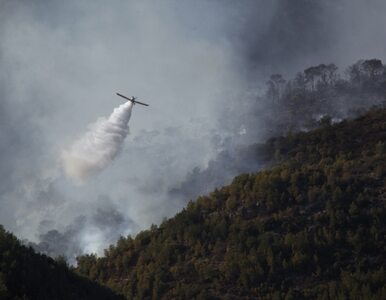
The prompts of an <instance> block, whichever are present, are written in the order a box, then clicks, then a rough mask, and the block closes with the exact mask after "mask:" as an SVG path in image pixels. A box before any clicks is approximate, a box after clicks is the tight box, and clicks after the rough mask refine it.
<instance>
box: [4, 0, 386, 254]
mask: <svg viewBox="0 0 386 300" xmlns="http://www.w3.org/2000/svg"><path fill="white" fill-rule="evenodd" d="M385 11H386V4H385V2H384V1H380V0H374V1H370V2H369V1H364V0H354V1H348V0H341V1H333V0H328V1H309V0H297V1H284V0H283V1H279V0H276V1H265V0H261V1H252V0H251V1H249V0H246V1H237V2H235V1H216V0H215V1H208V0H199V1H174V0H168V1H162V2H157V1H116V2H113V3H110V4H109V5H105V3H104V2H103V1H75V0H74V1H45V0H37V1H23V0H18V1H1V4H0V66H1V68H0V69H1V73H0V122H1V131H0V164H1V168H0V177H1V183H0V204H1V207H2V209H1V210H0V223H2V224H3V225H5V227H6V228H7V229H9V230H11V231H13V232H14V233H15V234H16V235H17V236H19V237H20V238H23V239H28V240H30V241H32V242H34V243H35V244H36V245H40V246H39V249H40V250H41V251H44V252H46V253H49V254H50V255H52V256H55V255H58V254H65V255H67V256H68V257H73V256H75V255H76V254H80V253H83V252H90V251H91V252H98V253H99V254H102V253H103V248H104V247H107V246H108V244H109V243H112V242H114V240H116V239H117V238H118V236H119V235H120V234H123V235H125V234H134V233H135V232H137V231H138V230H140V229H144V228H147V227H148V226H149V225H150V224H152V223H159V222H161V220H162V219H163V218H164V217H170V216H172V215H173V214H174V213H176V212H177V211H179V210H180V209H181V208H182V207H184V205H185V203H186V201H188V200H189V199H187V198H186V197H187V196H186V195H196V194H197V193H201V192H202V191H207V190H210V189H211V188H213V186H217V185H221V184H224V183H226V181H227V180H229V178H231V177H232V176H233V175H235V173H236V172H238V171H246V170H247V171H253V170H255V169H257V168H258V167H259V163H258V162H253V163H251V161H242V159H240V158H241V157H242V156H241V155H240V153H243V152H244V151H245V150H243V149H244V148H243V147H242V146H243V145H249V144H251V143H256V142H259V141H263V140H264V139H265V138H266V137H267V136H269V134H270V128H269V126H268V125H267V123H265V120H266V119H267V116H265V117H264V118H256V116H257V113H259V114H260V115H261V112H266V113H267V114H268V117H269V116H270V115H271V113H272V110H270V108H269V109H267V107H266V105H265V102H264V101H263V102H262V101H259V99H260V98H259V97H261V96H262V95H264V93H265V88H266V85H265V83H266V81H267V80H268V78H269V76H270V75H271V74H272V73H281V74H283V76H284V77H285V78H287V79H288V78H293V77H294V75H295V74H294V73H296V72H298V71H302V70H304V69H305V68H307V67H309V66H311V65H318V64H320V63H325V64H329V63H335V64H337V65H338V66H339V67H340V69H341V70H344V68H345V67H347V66H348V65H349V64H352V63H354V62H355V61H357V60H358V59H360V58H374V57H377V58H380V59H384V58H385V57H384V53H386V44H385V42H384V41H383V39H382V38H380V37H382V34H383V30H384V28H385V24H384V17H383V16H384V13H385ZM352 32H355V35H353V34H352ZM116 91H122V92H123V93H125V94H126V93H127V94H130V95H131V94H134V95H136V96H140V97H141V98H143V99H144V100H146V102H149V103H150V107H149V109H146V110H145V109H143V110H140V109H138V110H136V111H135V113H133V115H132V119H131V120H130V129H131V134H130V135H128V136H127V137H126V138H125V141H123V139H124V135H125V134H126V133H125V132H126V131H125V130H123V131H121V130H119V134H118V136H119V138H118V142H117V141H116V140H113V141H114V143H113V144H114V145H115V146H114V147H112V148H109V147H108V146H104V147H102V149H103V150H101V152H99V150H98V151H94V150H96V149H95V147H94V145H93V143H89V142H88V139H89V138H90V137H91V136H92V135H93V133H92V132H95V130H96V131H97V132H98V134H99V133H100V132H105V131H104V129H103V128H106V127H104V125H103V126H102V125H101V124H102V123H103V124H107V123H106V122H107V120H105V121H104V122H97V123H96V124H94V126H93V127H91V128H90V132H89V133H88V134H86V135H85V136H83V138H82V137H80V139H79V140H78V142H75V144H73V141H74V139H75V140H76V138H77V137H79V135H80V134H81V133H82V132H83V130H84V128H85V127H86V126H87V124H89V123H90V122H92V121H93V120H95V119H96V118H97V117H98V116H101V115H107V114H108V113H109V112H110V111H111V107H114V106H116V103H117V102H114V101H119V100H118V99H115V100H114V96H113V95H114V93H115V92H116ZM340 103H344V102H340ZM336 109H339V110H344V109H345V107H341V106H339V107H337V108H336ZM110 141H112V140H110ZM98 143H99V142H98ZM98 143H97V144H98ZM124 143H126V144H125V145H124V146H123V144H124ZM69 145H73V146H72V147H71V146H69ZM99 145H102V144H99ZM63 149H66V152H65V154H63V153H62V152H63V151H62V150H63ZM120 149H121V150H120ZM120 151H121V155H117V154H118V153H119V152H120ZM90 153H93V154H90ZM95 153H97V155H96V156H94V155H95ZM62 155H63V157H64V161H65V162H66V163H65V165H64V166H65V169H66V170H67V174H69V175H71V176H72V177H74V178H78V179H80V178H84V176H85V175H88V174H93V173H94V172H95V171H98V170H101V169H103V168H105V169H104V170H103V172H99V173H98V174H97V175H95V176H90V177H89V178H88V180H87V181H86V182H85V183H84V184H83V185H81V186H78V185H74V184H72V183H71V182H69V181H68V180H66V179H65V178H64V176H63V174H62V173H61V166H62V162H63V160H62V159H61V158H62ZM114 157H115V162H114V164H113V165H112V166H110V167H108V168H106V167H107V165H108V164H109V162H110V161H111V160H112V159H113V158H114ZM69 158H70V159H69ZM74 158H75V160H79V159H80V161H82V163H81V164H79V163H75V164H74V163H73V162H74ZM85 158H86V159H87V160H85ZM89 159H92V160H91V162H90V161H88V160H89ZM237 159H240V161H237ZM69 161H70V162H72V163H70V164H68V162H69ZM78 162H79V161H78ZM85 162H86V163H85ZM101 162H103V163H101ZM74 166H75V167H74ZM202 172H204V173H205V174H207V175H206V176H207V177H204V178H214V180H212V181H210V182H209V181H208V180H206V179H201V181H200V180H198V182H199V183H200V182H201V183H202V184H199V185H200V186H202V185H203V184H205V186H206V188H205V189H204V190H202V189H197V188H196V187H195V186H193V185H189V186H187V185H186V182H189V181H190V180H197V176H195V175H196V174H201V173H202ZM218 174H222V175H226V176H220V177H217V175H218ZM217 179H218V180H217ZM184 186H185V187H186V188H184ZM186 189H190V190H189V193H185V191H184V190H186ZM96 216H98V217H96ZM105 220H115V221H111V222H109V223H108V224H106V223H105ZM112 232H114V234H111V233H112ZM41 243H42V244H41ZM54 245H56V246H55V247H54Z"/></svg>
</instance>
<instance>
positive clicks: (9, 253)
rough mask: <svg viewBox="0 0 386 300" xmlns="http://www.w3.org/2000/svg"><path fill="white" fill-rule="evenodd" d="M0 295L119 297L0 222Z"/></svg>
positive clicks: (38, 299) (49, 299)
mask: <svg viewBox="0 0 386 300" xmlns="http://www.w3.org/2000/svg"><path fill="white" fill-rule="evenodd" d="M0 299H23V300H24V299H30V300H33V299H36V300H44V299H46V300H54V299H63V300H68V299H103V300H105V299H122V297H119V296H117V295H115V294H114V293H113V292H112V291H110V290H109V289H107V288H105V287H102V286H100V285H99V284H97V283H96V282H92V281H91V280H89V279H87V278H84V277H82V276H79V275H77V274H75V273H74V272H73V270H70V269H69V268H68V267H67V265H66V262H65V260H64V259H57V260H56V261H55V260H53V259H52V258H49V257H47V256H45V255H42V254H36V253H35V252H34V251H33V250H32V248H27V247H25V246H22V245H21V244H20V242H19V241H18V240H17V239H16V237H14V236H13V235H12V234H10V233H8V232H6V231H5V230H4V228H3V227H2V226H1V225H0Z"/></svg>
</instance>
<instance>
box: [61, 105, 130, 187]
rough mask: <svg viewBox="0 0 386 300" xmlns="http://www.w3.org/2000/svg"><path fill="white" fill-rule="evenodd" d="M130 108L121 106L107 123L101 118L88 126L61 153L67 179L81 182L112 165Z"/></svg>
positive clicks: (119, 147)
mask: <svg viewBox="0 0 386 300" xmlns="http://www.w3.org/2000/svg"><path fill="white" fill-rule="evenodd" d="M132 106H133V104H132V102H130V101H127V102H126V103H124V104H121V105H120V106H119V107H117V108H115V109H114V111H113V113H112V114H111V115H110V117H109V118H108V119H105V118H101V119H99V120H98V121H97V122H96V123H95V124H91V125H90V126H89V131H88V132H86V134H85V135H84V136H82V137H81V138H80V139H79V140H77V141H75V142H74V143H73V144H72V145H71V147H70V148H69V149H68V150H64V152H63V154H62V161H63V168H64V171H65V173H66V175H67V176H68V177H70V178H72V179H75V180H78V181H80V182H82V181H83V180H85V179H86V178H87V177H88V176H90V175H91V174H93V173H95V172H97V171H100V170H102V169H104V168H105V167H107V166H108V165H109V164H110V163H111V162H112V161H113V159H114V158H115V157H116V156H117V155H118V154H119V153H120V152H121V150H122V147H123V141H124V139H125V137H126V135H127V133H128V130H129V127H128V122H129V120H130V116H131V109H132Z"/></svg>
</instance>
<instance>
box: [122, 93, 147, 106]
mask: <svg viewBox="0 0 386 300" xmlns="http://www.w3.org/2000/svg"><path fill="white" fill-rule="evenodd" d="M116 94H117V95H118V96H119V97H122V98H125V99H127V100H129V101H131V102H132V103H133V104H141V105H145V106H149V104H146V103H143V102H139V101H137V100H135V99H136V97H134V96H131V97H126V96H123V95H121V94H120V93H116Z"/></svg>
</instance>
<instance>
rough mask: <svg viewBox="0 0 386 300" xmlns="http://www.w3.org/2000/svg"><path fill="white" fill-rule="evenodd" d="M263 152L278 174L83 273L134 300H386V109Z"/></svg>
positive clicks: (123, 246)
mask: <svg viewBox="0 0 386 300" xmlns="http://www.w3.org/2000/svg"><path fill="white" fill-rule="evenodd" d="M255 151H256V155H257V156H258V157H261V158H264V161H265V162H266V165H270V166H273V167H272V168H271V169H270V170H266V171H262V172H259V173H255V174H244V175H240V176H238V177H236V178H235V179H234V180H233V182H232V184H230V185H229V186H226V187H223V188H221V189H220V190H215V191H214V192H212V193H211V194H210V195H209V196H205V197H199V198H198V199H197V200H196V201H195V202H189V204H188V205H187V207H186V209H184V210H183V211H182V212H180V213H179V214H177V215H176V216H175V217H174V218H172V219H169V220H167V221H165V222H163V223H162V224H161V225H160V226H159V227H157V226H152V228H151V229H150V230H146V231H143V232H141V233H139V234H138V235H137V236H136V237H135V238H132V237H130V236H128V237H126V238H121V239H120V240H119V241H118V243H117V244H116V245H115V246H110V248H109V249H108V250H106V255H105V257H101V258H97V257H96V256H94V255H86V256H82V257H79V258H78V268H77V271H78V272H79V273H80V274H82V275H86V276H88V277H89V278H90V279H92V280H96V281H98V282H100V283H102V284H105V285H107V286H109V287H110V288H112V289H113V290H115V291H117V292H119V293H121V294H122V295H124V296H125V297H126V298H127V299H172V298H175V299H191V298H197V299H250V298H260V299H306V298H307V299H309V298H312V299H348V298H350V299H386V269H385V268H386V256H385V250H386V226H385V225H386V224H385V222H386V214H385V208H386V205H385V204H386V188H385V187H386V177H385V175H386V111H385V110H373V111H371V112H369V113H368V114H366V115H365V116H363V117H360V118H359V119H356V120H353V121H344V122H341V123H339V124H335V125H331V124H330V123H329V122H327V123H326V124H324V126H323V128H320V129H317V130H314V131H312V132H309V133H299V134H290V135H288V136H287V137H281V138H274V139H270V140H269V141H268V142H267V143H265V144H263V145H258V146H256V148H255Z"/></svg>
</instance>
